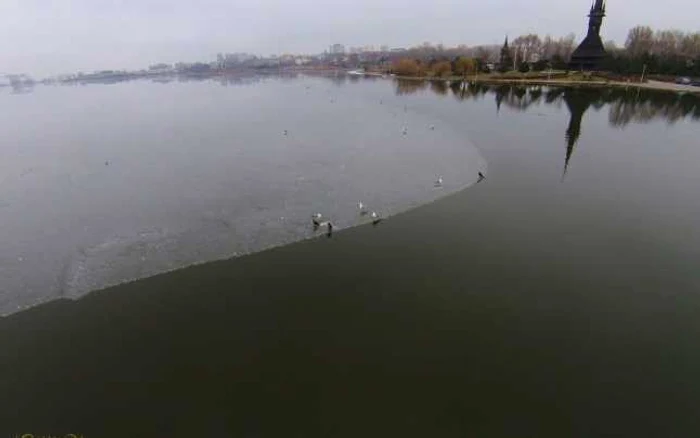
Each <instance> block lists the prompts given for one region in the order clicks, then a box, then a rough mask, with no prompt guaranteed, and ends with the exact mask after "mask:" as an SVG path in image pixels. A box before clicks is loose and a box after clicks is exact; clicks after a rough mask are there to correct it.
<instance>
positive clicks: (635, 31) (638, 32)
mask: <svg viewBox="0 0 700 438" xmlns="http://www.w3.org/2000/svg"><path fill="white" fill-rule="evenodd" d="M653 48H654V31H653V30H651V27H649V26H636V27H633V28H632V29H630V31H629V33H628V34H627V42H625V49H627V53H628V54H630V55H632V56H640V55H643V54H645V53H651V51H652V49H653Z"/></svg>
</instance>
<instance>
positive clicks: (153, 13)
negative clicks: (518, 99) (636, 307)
mask: <svg viewBox="0 0 700 438" xmlns="http://www.w3.org/2000/svg"><path fill="white" fill-rule="evenodd" d="M589 8H590V1H588V0H568V1H566V2H562V1H561V0H531V1H527V2H525V1H515V0H490V1H488V2H479V3H469V2H466V1H465V0H437V1H433V2H425V1H415V0H405V1H397V0H381V1H377V0H353V1H350V0H342V1H329V2H326V3H325V4H323V3H319V2H316V1H312V0H301V1H291V2H290V1H281V0H258V1H255V2H242V1H237V0H233V1H230V0H229V1H225V0H198V1H196V2H195V1H182V0H171V1H165V0H139V1H120V0H63V1H51V0H2V2H0V38H2V41H3V42H4V44H3V49H2V50H0V73H29V74H33V75H37V76H40V77H41V76H47V75H52V74H60V73H68V72H73V71H93V70H101V69H121V68H125V69H136V68H143V67H146V66H148V65H149V64H153V63H157V62H166V63H173V62H177V61H198V60H204V61H207V60H213V59H214V58H215V56H216V54H217V53H219V52H250V53H254V54H258V55H264V56H267V55H272V54H282V53H308V54H313V53H320V52H323V50H325V49H326V48H327V47H328V45H329V44H333V43H341V44H344V45H345V46H346V47H350V46H365V45H374V46H380V45H388V46H390V47H409V46H413V45H418V44H421V43H423V42H425V41H429V42H431V43H434V44H440V43H442V44H444V45H446V46H454V45H458V44H466V45H469V46H474V45H480V44H501V43H502V42H503V38H504V36H505V35H506V34H508V35H510V36H511V37H516V36H518V35H521V34H525V33H537V34H539V35H541V36H544V35H547V34H550V35H552V36H555V37H559V36H564V35H566V34H568V33H574V34H575V35H576V37H577V39H580V38H582V36H583V35H584V34H585V32H586V25H587V18H586V14H587V12H588V9H589ZM698 12H700V5H698V4H697V3H696V2H695V1H693V0H667V1H664V2H657V1H650V0H609V1H608V8H607V13H608V17H607V18H606V20H605V22H604V24H603V30H602V32H601V35H602V38H603V39H604V40H615V41H616V42H617V43H618V44H619V45H622V44H624V41H625V38H626V36H627V31H628V30H629V29H630V28H632V27H634V26H636V25H640V24H642V25H649V26H651V27H653V28H654V29H667V28H677V29H681V30H686V31H698V30H699V29H698V27H697V20H696V18H695V17H697V13H698Z"/></svg>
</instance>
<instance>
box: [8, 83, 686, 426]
mask: <svg viewBox="0 0 700 438" xmlns="http://www.w3.org/2000/svg"><path fill="white" fill-rule="evenodd" d="M351 79H352V78H348V77H334V78H323V77H302V76H300V77H295V78H294V77H289V78H272V77H268V78H256V79H251V78H248V79H236V80H232V81H226V82H217V81H201V82H171V83H166V84H155V83H148V82H130V83H123V84H114V85H109V86H107V85H91V86H81V87H40V88H36V89H35V90H34V91H33V92H32V93H24V94H10V93H9V91H8V90H4V91H2V92H0V106H2V107H3V111H4V114H8V115H7V116H5V118H4V120H3V124H4V127H5V128H4V129H3V132H2V133H0V136H2V137H1V138H2V140H3V141H2V144H3V150H2V154H3V157H4V159H3V160H2V162H1V163H0V174H1V175H2V178H3V179H2V185H1V186H0V215H1V217H2V219H3V220H2V223H1V225H0V241H1V242H2V247H0V261H1V263H0V274H1V275H2V277H0V278H2V283H1V284H0V288H1V289H0V290H2V294H0V302H1V307H2V312H3V313H4V314H6V315H8V316H5V317H4V318H1V319H0V351H2V354H1V355H0V376H1V377H0V405H1V406H3V409H2V410H0V432H2V433H9V434H15V433H16V434H21V433H29V432H31V433H35V434H50V433H51V434H65V433H82V434H84V435H85V436H86V437H87V436H144V437H146V436H240V437H272V436H274V437H276V436H284V437H297V436H298V437H309V436H318V437H328V436H337V437H357V436H372V437H374V436H377V437H387V436H422V437H425V436H435V437H463V436H476V437H490V436H493V437H503V436H519V437H520V436H521V437H532V436H557V437H561V436H581V437H584V436H586V437H587V436H596V437H598V436H611V437H612V436H615V437H618V436H630V437H646V436H649V437H659V436H664V437H666V436H674V437H684V436H697V435H698V433H700V419H699V418H698V416H697V409H698V406H700V348H698V339H700V318H699V317H698V316H699V315H700V268H699V266H700V225H699V224H700V221H699V220H698V218H700V195H699V193H700V191H699V189H700V172H698V168H699V163H700V141H698V134H699V133H700V123H699V122H700V101H699V100H698V99H697V98H694V97H692V96H687V95H686V96H679V95H676V94H666V93H654V92H650V91H639V90H622V89H620V90H603V89H548V88H541V87H529V88H524V87H522V88H519V87H510V86H499V87H496V86H492V87H485V86H471V87H467V88H462V87H461V86H460V85H458V84H455V85H454V86H450V85H449V84H444V83H432V84H427V83H422V82H395V81H390V80H369V79H359V78H355V79H353V80H351ZM285 130H287V133H286V135H285V133H284V131H285ZM404 132H405V133H404ZM479 171H481V172H483V173H485V174H486V179H485V180H483V181H481V182H478V184H475V183H477V181H478V172H479ZM438 176H442V177H443V179H444V183H443V185H442V187H436V186H435V184H434V181H435V179H436V178H437V177H438ZM359 200H362V201H363V202H365V203H367V204H368V205H369V206H370V207H371V208H372V209H376V210H377V211H378V212H380V213H381V214H382V215H383V216H385V217H386V219H385V220H384V221H383V222H381V223H380V224H379V225H377V226H372V225H371V224H369V223H368V221H369V219H367V217H364V216H361V215H359V214H358V211H357V208H356V206H355V204H356V202H357V201H359ZM316 211H318V212H322V213H324V214H325V215H326V216H327V217H328V218H331V219H332V220H333V221H334V222H335V223H337V225H338V227H339V229H338V230H336V232H334V233H333V235H332V236H331V238H327V237H326V236H325V235H324V233H322V232H319V231H315V230H314V229H313V227H311V223H310V217H309V215H310V214H311V213H313V212H316ZM396 213H399V214H396ZM292 242H296V243H292ZM269 247H275V248H274V249H270V250H267V251H262V252H259V251H260V250H262V249H264V248H269ZM241 254H249V255H246V256H244V257H235V256H236V255H241ZM220 259H226V260H222V261H214V262H211V263H204V262H207V261H211V260H220ZM193 264H196V265H197V266H190V265H193ZM186 266H190V267H186ZM164 272H167V273H164ZM159 273H161V275H156V276H152V275H153V274H159ZM144 277H148V278H144ZM138 278H142V279H141V280H138V281H133V282H128V283H123V282H124V281H126V280H131V279H138ZM110 285H117V286H114V287H111V288H107V289H103V290H100V291H98V292H93V293H90V294H87V295H86V293H87V292H89V291H91V290H95V289H101V288H103V287H106V286H110ZM59 298H70V299H59ZM42 302H43V304H39V303H42Z"/></svg>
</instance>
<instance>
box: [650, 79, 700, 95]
mask: <svg viewBox="0 0 700 438" xmlns="http://www.w3.org/2000/svg"><path fill="white" fill-rule="evenodd" d="M637 86H638V87H640V88H653V89H655V90H669V91H678V92H682V91H686V92H688V93H700V87H695V86H693V85H682V84H675V83H673V82H661V81H649V82H647V83H645V84H637Z"/></svg>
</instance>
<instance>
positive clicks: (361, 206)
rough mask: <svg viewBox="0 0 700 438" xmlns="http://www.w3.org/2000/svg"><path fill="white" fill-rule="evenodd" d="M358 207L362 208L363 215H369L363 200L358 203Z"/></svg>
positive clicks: (361, 213)
mask: <svg viewBox="0 0 700 438" xmlns="http://www.w3.org/2000/svg"><path fill="white" fill-rule="evenodd" d="M357 209H358V210H360V215H361V216H365V215H367V206H366V205H365V204H363V203H362V201H360V202H358V203H357Z"/></svg>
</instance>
